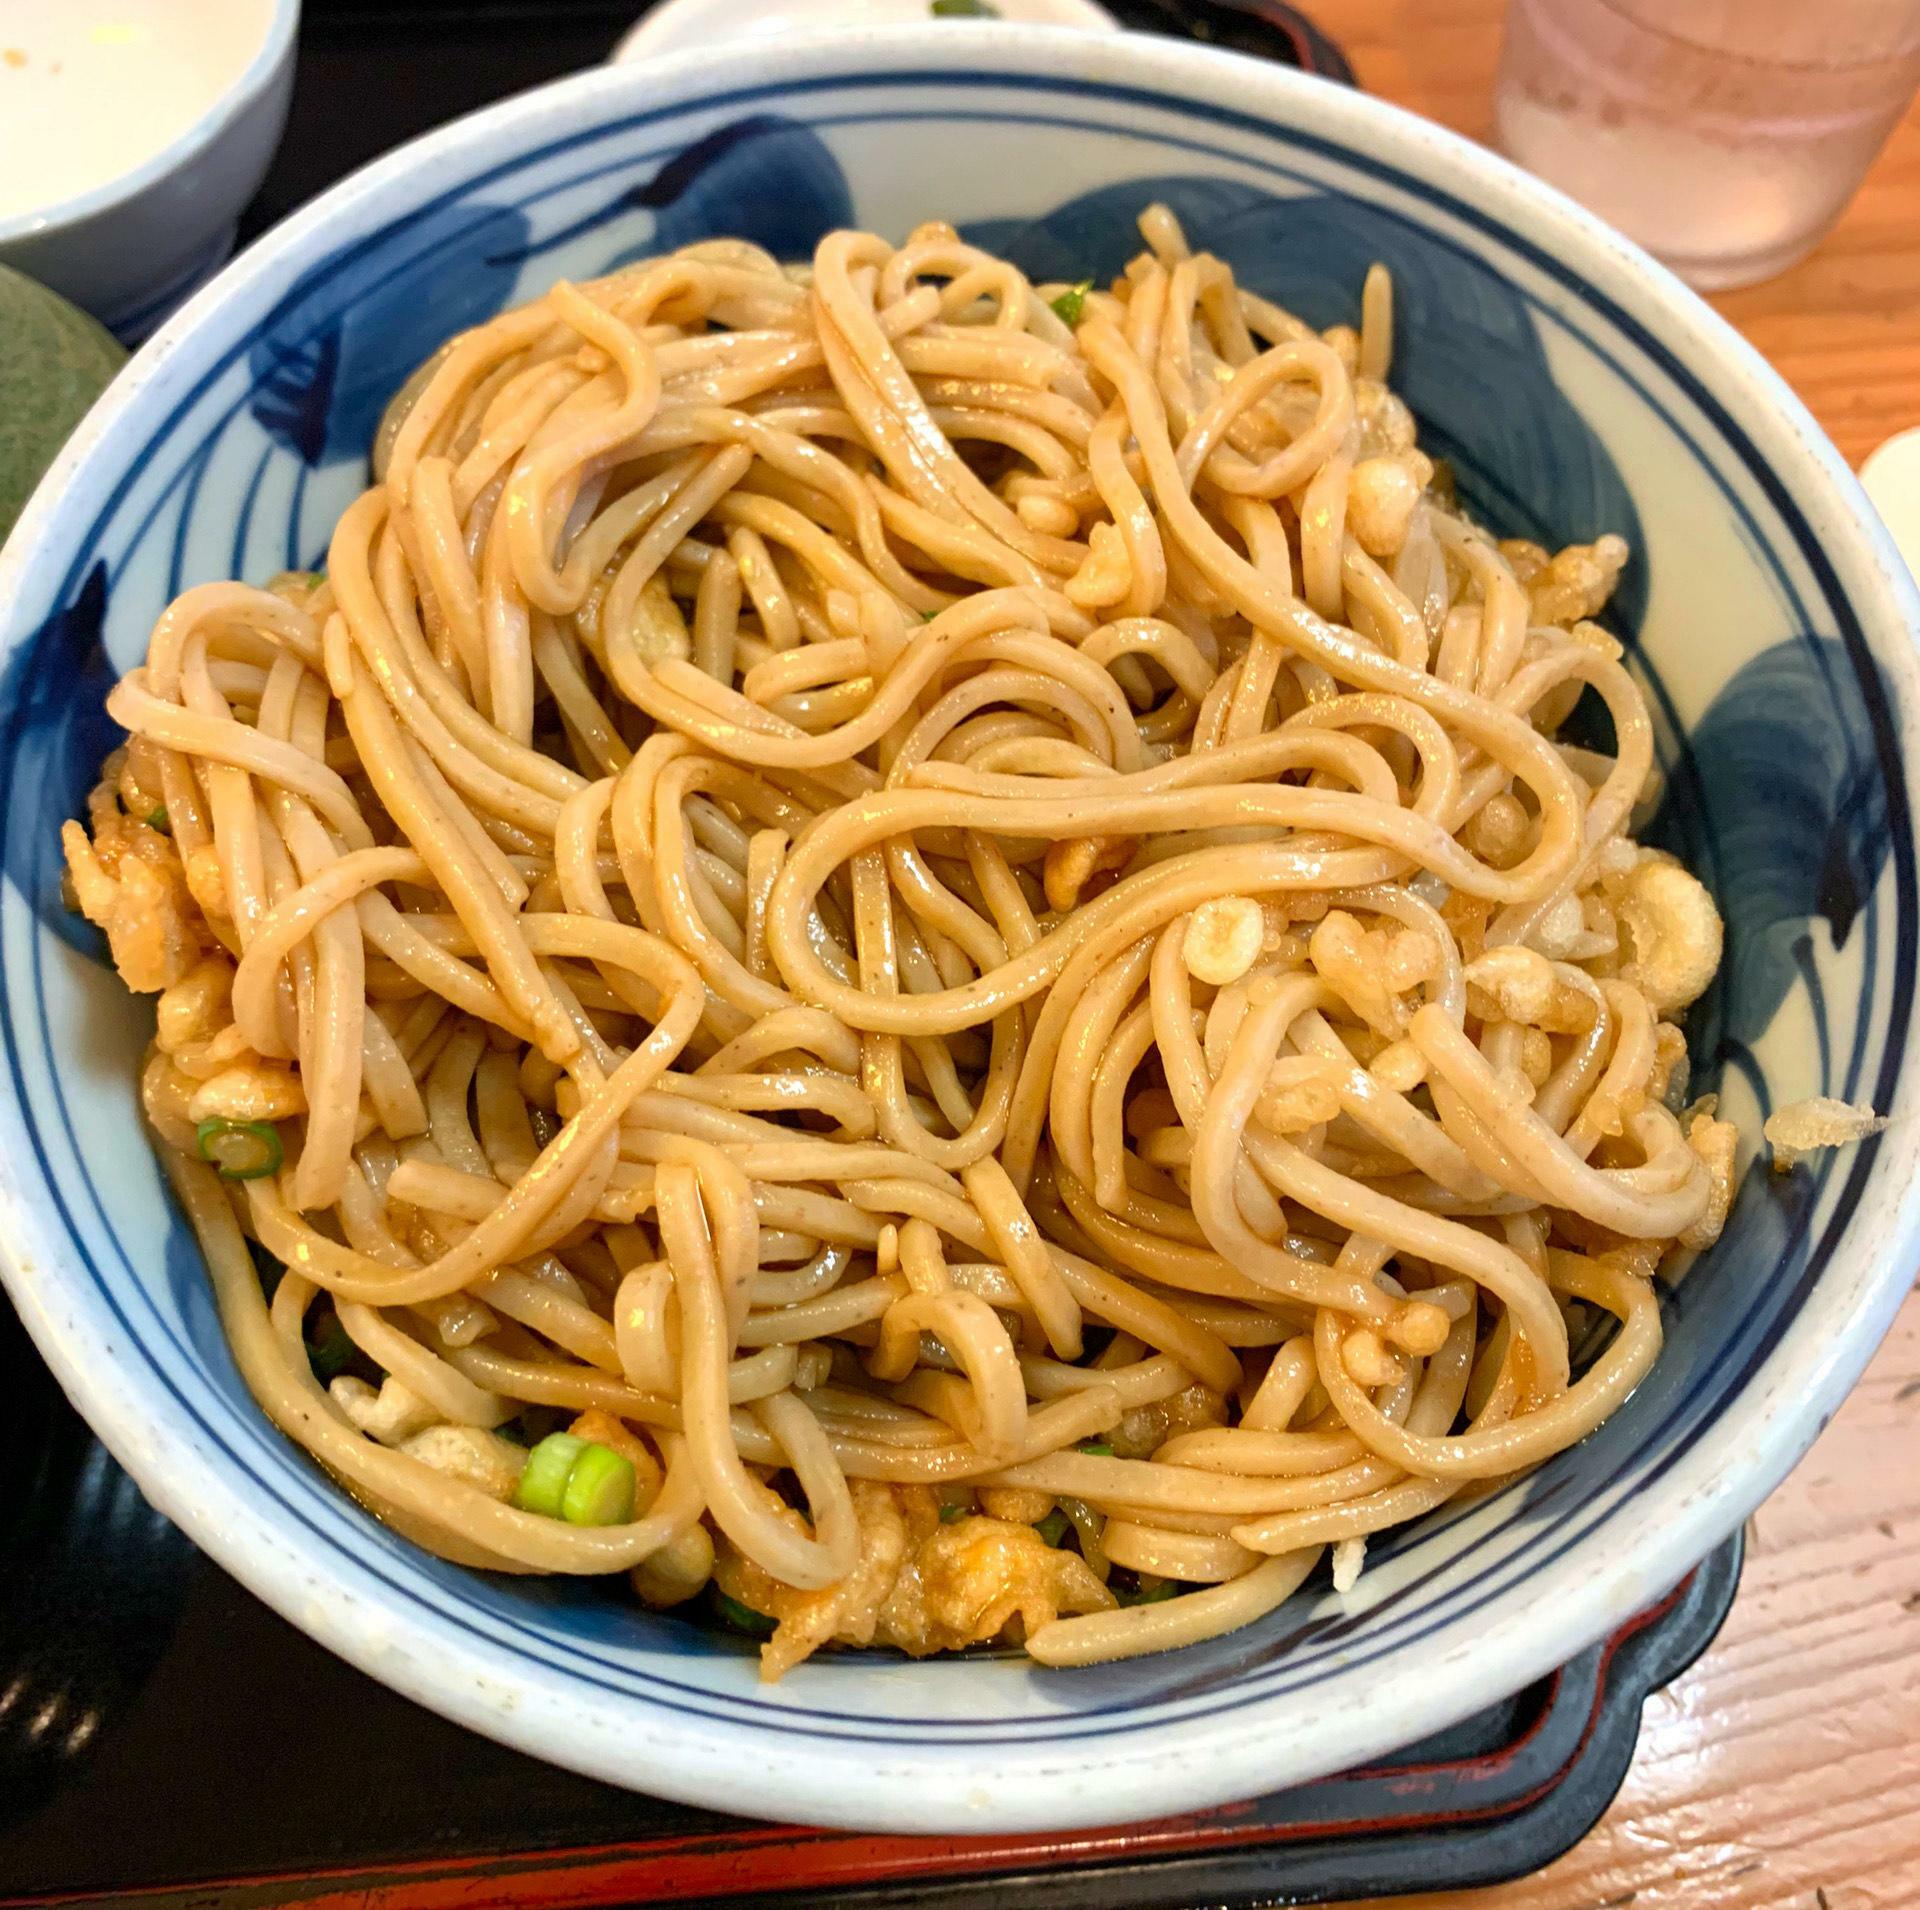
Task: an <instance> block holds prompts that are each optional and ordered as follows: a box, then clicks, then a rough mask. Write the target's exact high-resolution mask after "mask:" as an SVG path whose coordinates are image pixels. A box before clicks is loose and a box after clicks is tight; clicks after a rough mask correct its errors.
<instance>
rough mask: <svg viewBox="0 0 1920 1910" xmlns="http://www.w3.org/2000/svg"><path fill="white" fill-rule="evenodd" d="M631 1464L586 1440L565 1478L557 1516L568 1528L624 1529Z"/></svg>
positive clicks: (630, 1495) (631, 1480) (630, 1494)
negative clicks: (577, 1526) (603, 1526)
mask: <svg viewBox="0 0 1920 1910" xmlns="http://www.w3.org/2000/svg"><path fill="white" fill-rule="evenodd" d="M634 1485H635V1481H634V1475H633V1461H632V1460H631V1459H629V1458H628V1457H627V1456H626V1454H625V1453H620V1452H615V1451H614V1449H613V1448H612V1447H611V1446H603V1445H601V1444H600V1442H599V1441H598V1440H597V1439H596V1440H589V1441H588V1443H587V1446H586V1449H585V1451H583V1452H582V1453H581V1455H580V1456H579V1458H578V1459H576V1460H575V1461H574V1462H573V1470H572V1471H571V1472H570V1473H568V1474H567V1489H566V1491H565V1492H564V1493H562V1494H561V1496H560V1516H561V1517H562V1518H563V1519H565V1520H566V1522H567V1523H568V1524H569V1525H625V1524H626V1522H627V1521H628V1520H629V1519H630V1518H632V1517H633V1495H634Z"/></svg>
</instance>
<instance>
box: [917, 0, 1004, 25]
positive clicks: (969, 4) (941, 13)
mask: <svg viewBox="0 0 1920 1910" xmlns="http://www.w3.org/2000/svg"><path fill="white" fill-rule="evenodd" d="M928 11H929V12H931V13H932V15H933V17H934V18H935V19H936V20H997V19H999V17H1000V9H999V8H998V7H990V6H988V5H987V0H933V5H932V7H931V8H929V9H928Z"/></svg>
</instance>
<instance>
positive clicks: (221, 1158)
mask: <svg viewBox="0 0 1920 1910" xmlns="http://www.w3.org/2000/svg"><path fill="white" fill-rule="evenodd" d="M193 1133H194V1146H195V1147H196V1148H197V1149H198V1150H199V1153H200V1158H201V1159H202V1160H203V1161H211V1162H212V1163H213V1164H214V1166H215V1167H217V1168H218V1169H219V1170H220V1172H221V1173H222V1174H223V1175H224V1176H225V1177H226V1178H227V1179H228V1180H259V1179H260V1178H261V1177H262V1175H265V1174H277V1173H278V1172H279V1171H280V1163H281V1162H282V1161H284V1160H285V1159H286V1157H287V1156H286V1150H285V1149H284V1148H282V1147H281V1145H280V1130H279V1129H278V1128H276V1127H275V1126H274V1124H273V1123H272V1122H271V1121H223V1120H222V1119H221V1118H220V1117H219V1116H218V1115H215V1116H213V1118H212V1119H210V1120H206V1121H202V1122H201V1123H200V1125H199V1126H198V1127H197V1128H195V1129H194V1131H193Z"/></svg>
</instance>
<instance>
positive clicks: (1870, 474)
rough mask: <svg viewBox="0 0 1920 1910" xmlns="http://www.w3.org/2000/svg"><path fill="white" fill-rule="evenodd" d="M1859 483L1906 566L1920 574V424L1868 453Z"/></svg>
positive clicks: (1897, 434)
mask: <svg viewBox="0 0 1920 1910" xmlns="http://www.w3.org/2000/svg"><path fill="white" fill-rule="evenodd" d="M1860 482H1861V484H1862V485H1864V486H1865V488H1866V493H1867V495H1868V496H1869V497H1870V498H1872V499H1873V508H1874V509H1875V510H1876V511H1878V512H1879V513H1880V516H1881V520H1882V521H1883V522H1884V523H1885V525H1886V527H1887V529H1888V530H1890V531H1891V532H1892V533H1893V541H1894V542H1895V543H1896V544H1897V545H1899V547H1900V555H1901V556H1902V557H1904V558H1905V559H1906V560H1907V568H1908V569H1909V570H1910V571H1912V572H1913V574H1914V575H1915V576H1916V577H1920V425H1916V426H1914V427H1913V428H1912V429H1911V430H1909V431H1896V432H1895V433H1894V435H1893V436H1892V437H1890V438H1889V439H1888V440H1887V441H1886V443H1885V444H1883V445H1881V446H1880V447H1879V448H1878V449H1877V450H1875V451H1873V452H1871V453H1870V454H1869V455H1868V458H1867V461H1866V463H1865V464H1863V465H1861V467H1860Z"/></svg>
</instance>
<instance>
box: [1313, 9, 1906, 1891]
mask: <svg viewBox="0 0 1920 1910" xmlns="http://www.w3.org/2000/svg"><path fill="white" fill-rule="evenodd" d="M1311 4H1312V9H1313V12H1314V13H1315V15H1316V17H1317V18H1318V19H1319V20H1320V21H1321V23H1322V24H1323V25H1324V26H1325V27H1326V28H1327V29H1328V30H1329V31H1330V32H1331V33H1333V34H1334V35H1336V36H1337V37H1338V38H1339V39H1340V40H1341V41H1342V43H1343V44H1344V45H1345V46H1346V48H1347V50H1348V52H1349V54H1350V55H1351V56H1352V58H1353V61H1354V65H1355V68H1356V70H1357V71H1358V73H1359V76H1360V80H1361V83H1362V84H1363V85H1364V86H1366V87H1368V88H1369V89H1370V90H1371V91H1374V92H1376V93H1380V94H1382V95H1384V96H1385V97H1387V98H1389V99H1393V100H1396V101H1398V102H1399V103H1401V104H1402V105H1405V106H1409V107H1411V108H1412V109H1413V110H1414V111H1416V112H1420V113H1424V114H1426V115H1427V116H1428V117H1430V118H1433V119H1437V120H1440V121H1441V122H1442V123H1443V124H1446V125H1449V126H1452V127H1454V128H1455V129H1456V130H1457V131H1460V132H1464V133H1466V134H1468V135H1469V136H1471V137H1474V138H1478V139H1484V138H1486V137H1487V135H1488V131H1489V128H1490V125H1491V100H1492V91H1493V78H1494V71H1495V67H1496V64H1497V60H1498V54H1499V43H1500V20H1501V15H1502V12H1503V8H1502V6H1501V4H1500V0H1311ZM1713 302H1714V303H1715V304H1716V305H1717V306H1718V307H1719V309H1720V310H1721V311H1722V312H1723V313H1725V315H1726V316H1727V317H1728V318H1729V319H1730V320H1731V321H1732V322H1733V323H1734V325H1736V326H1737V327H1738V328H1739V330H1740V331H1741V332H1743V333H1744V334H1745V335H1746V337H1747V338H1748V339H1749V340H1750V341H1751V342H1752V343H1753V344H1754V345H1756V346H1757V347H1758V348H1759V350H1760V351H1761V352H1762V353H1764V354H1765V356H1766V357H1767V358H1768V359H1769V360H1771V362H1772V363H1773V365H1774V366H1775V368H1776V369H1777V370H1778V371H1779V372H1780V373H1781V374H1782V375H1783V376H1784V377H1785V378H1786V380H1787V382H1788V383H1789V384H1790V385H1792V386H1793V388H1794V389H1795V390H1796V391H1797V392H1798V393H1799V394H1800V396H1801V397H1802V398H1803V399H1804V400H1805V401H1806V403H1807V405H1808V407H1809V408H1810V409H1811V410H1812V412H1813V414H1814V416H1815V417H1816V418H1817V419H1819V421H1820V423H1821V425H1822V426H1823V428H1824V429H1825V430H1826V431H1827V432H1828V433H1829V434H1830V435H1831V436H1832V438H1833V439H1834V441H1835V443H1836V444H1838V446H1839V447H1840V450H1841V452H1842V453H1843V455H1844V456H1845V457H1846V459H1847V461H1848V462H1849V463H1850V464H1854V465H1857V464H1858V463H1859V462H1860V460H1861V459H1862V458H1864V457H1865V456H1866V454H1867V453H1868V452H1869V451H1871V450H1872V449H1873V447H1874V446H1875V445H1877V444H1879V443H1880V442H1881V441H1882V440H1883V439H1885V438H1887V437H1889V436H1891V435H1892V433H1894V432H1895V431H1899V430H1903V429H1905V428H1906V427H1907V426H1909V425H1916V424H1920V109H1916V110H1913V111H1910V112H1909V113H1908V115H1907V117H1906V119H1905V120H1904V121H1903V122H1902V124H1901V125H1900V127H1899V128H1898V129H1897V130H1896V131H1895V133H1894V135H1893V137H1892V139H1891V140H1890V141H1889V142H1888V144H1887V147H1886V149H1885V151H1884V152H1883V153H1882V154H1881V156H1880V158H1879V160H1878V162H1877V163H1876V164H1875V166H1874V168H1873V171H1872V172H1871V173H1870V174H1869V175H1868V177H1867V180H1866V183H1865V184H1864V186H1863V187H1862V189H1861V191H1860V194H1859V196H1858V197H1857V198H1856V199H1855V200H1854V202H1853V204H1852V206H1851V207H1850V208H1849V209H1848V211H1847V213H1846V215H1845V216H1844V217H1843V218H1842V220H1841V221H1840V223H1839V225H1838V226H1837V227H1836V228H1835V229H1834V231H1833V232H1832V233H1831V234H1829V235H1828V237H1827V238H1826V239H1825V240H1824V241H1823V242H1822V243H1821V244H1820V245H1819V247H1817V248H1816V250H1815V251H1814V252H1813V253H1812V255H1811V256H1810V257H1808V258H1807V259H1806V260H1804V261H1803V262H1802V263H1801V264H1800V265H1798V266H1796V267H1795V268H1794V269H1793V270H1791V271H1789V272H1786V273H1783V274H1782V275H1781V276H1780V277H1779V278H1777V279H1774V280H1772V281H1770V282H1769V283H1767V284H1765V285H1756V286H1752V287H1749V288H1747V289H1745V290H1743V291H1739V292H1732V293H1727V294H1724V295H1721V296H1719V297H1717V298H1715V300H1714V301H1713ZM1401 1902H1402V1904H1403V1905H1404V1910H1627V1906H1632V1910H1761V1906H1767V1907H1768V1910H1774V1907H1778V1910H1916V1906H1920V1292H1916V1293H1915V1294H1914V1295H1913V1296H1911V1297H1910V1298H1909V1299H1908V1301H1907V1303H1906V1306H1905V1309H1904V1310H1903V1311H1902V1313H1901V1315H1900V1318H1899V1321H1898V1322H1897V1324H1896V1326H1895V1328H1894V1331H1893V1333H1892V1334H1891V1335H1890V1336H1889V1338H1888V1340H1887V1341H1886V1343H1885V1345H1884V1346H1883V1347H1882V1348H1881V1350H1880V1353H1879V1355H1878V1357H1877V1358H1876V1359H1875V1361H1874V1364H1873V1366H1872V1368H1871V1369H1870V1370H1869V1372H1868V1374H1867V1376H1866V1378H1865V1379H1864V1380H1862V1382H1861V1384H1860V1386H1859V1387H1858V1388H1857V1389H1856V1390H1855V1392H1854V1394H1853V1395H1852V1397H1851V1398H1850V1399H1849V1400H1848V1401H1847V1404H1846V1405H1845V1407H1844V1408H1843V1409H1842V1410H1841V1412H1840V1413H1839V1414H1838V1415H1837V1416H1836V1418H1835V1420H1834V1422H1833V1424H1832V1425H1831V1426H1830V1427H1828V1428H1827V1431H1826V1432H1825V1434H1824V1435H1823V1436H1822V1437H1821V1439H1820V1440H1819V1442H1818V1443H1817V1444H1816V1445H1815V1446H1814V1448H1813V1450H1812V1452H1811V1453H1810V1454H1809V1455H1808V1456H1807V1458H1806V1460H1805V1461H1804V1462H1803V1463H1802V1464H1801V1465H1800V1467H1799V1468H1798V1470H1797V1471H1796V1472H1795V1473H1794V1474H1793V1476H1792V1477H1791V1478H1790V1479H1789V1480H1788V1481H1787V1483H1786V1484H1785V1486H1783V1487H1782V1488H1781V1490H1780V1491H1779V1492H1777V1493H1776V1494H1775V1495H1774V1496H1773V1498H1771V1499H1770V1500H1769V1501H1768V1502H1767V1503H1766V1505H1765V1506H1763V1507H1762V1508H1761V1511H1760V1514H1759V1516H1758V1518H1757V1519H1756V1520H1755V1522H1754V1526H1753V1528H1752V1530H1751V1531H1750V1533H1749V1549H1748V1556H1747V1567H1746V1573H1745V1576H1744V1579H1743V1580H1742V1583H1741V1588H1740V1595H1739V1598H1738V1599H1737V1600H1736V1602H1735V1604H1734V1608H1733V1612H1732V1615H1731V1616H1730V1617H1729V1619H1728V1621H1727V1625H1726V1629H1725V1631H1724V1632H1723V1633H1722V1634H1721V1637H1720V1638H1719V1640H1718V1641H1717V1642H1716V1644H1715V1645H1714V1648H1713V1649H1712V1651H1710V1652H1709V1653H1708V1654H1707V1655H1706V1656H1705V1657H1704V1658H1703V1659H1702V1660H1701V1661H1700V1663H1699V1664H1698V1665H1696V1666H1695V1667H1694V1668H1693V1670H1692V1671H1690V1672H1689V1673H1688V1674H1687V1675H1686V1676H1685V1677H1683V1678H1682V1679H1680V1680H1679V1681H1678V1682H1677V1683H1676V1684H1675V1685H1674V1686H1673V1687H1672V1689H1671V1690H1669V1691H1665V1692H1662V1693H1660V1694H1658V1695H1657V1696H1656V1697H1655V1698H1654V1700H1653V1701H1652V1702H1651V1703H1650V1704H1649V1705H1648V1707H1647V1710H1646V1715H1645V1717H1644V1719H1643V1720H1642V1724H1641V1731H1640V1744H1639V1750H1638V1754H1637V1756H1636V1758H1635V1760H1634V1766H1633V1770H1632V1771H1631V1773H1630V1774H1629V1776H1628V1778H1627V1782H1626V1784H1625V1786H1624V1787H1623V1788H1622V1790H1621V1792H1620V1795H1619V1797H1618V1798H1617V1799H1616V1800H1615V1802H1614V1805H1613V1808H1612V1809H1611V1810H1610V1811H1609V1812H1608V1813H1607V1815H1606V1817H1605V1818H1604V1819H1603V1820H1602V1822H1601V1824H1600V1825H1599V1827H1598V1828H1597V1829H1596V1830H1595V1831H1594V1832H1593V1834H1592V1835H1591V1836H1589V1837H1588V1838H1587V1839H1586V1840H1585V1841H1584V1842H1583V1843H1582V1844H1580V1845H1579V1846H1578V1847H1577V1848H1576V1849H1574V1850H1573V1851H1571V1852H1569V1853H1568V1855H1567V1856H1565V1857H1563V1858H1562V1859H1561V1860H1560V1861H1559V1862H1558V1863H1555V1864H1552V1865H1550V1866H1549V1867H1548V1868H1547V1869H1545V1870H1544V1871H1542V1872H1540V1873H1539V1874H1538V1875H1537V1876H1534V1877H1529V1878H1525V1879H1522V1880H1520V1881H1517V1882H1515V1883H1512V1884H1508V1885H1504V1886H1502V1887H1500V1888H1498V1889H1493V1890H1484V1891H1470V1892H1465V1893H1459V1894H1448V1895H1442V1896H1427V1897H1419V1898H1408V1899H1402V1900H1401ZM1342 1910H1364V1907H1363V1906H1359V1905H1347V1906H1344V1907H1342Z"/></svg>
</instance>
